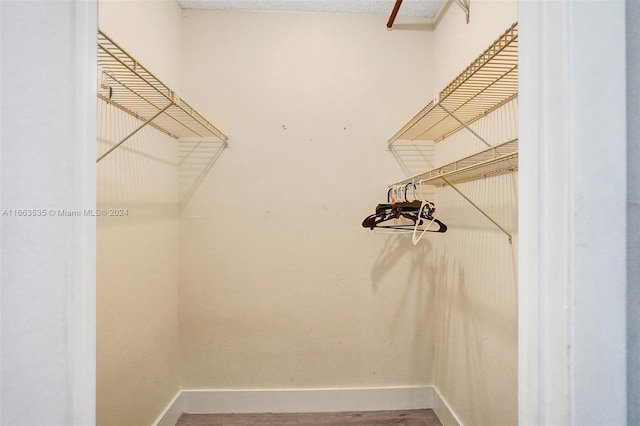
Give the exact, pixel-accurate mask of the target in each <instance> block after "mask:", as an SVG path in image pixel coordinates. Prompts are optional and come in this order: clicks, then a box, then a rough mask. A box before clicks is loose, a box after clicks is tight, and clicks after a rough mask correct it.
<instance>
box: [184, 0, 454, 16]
mask: <svg viewBox="0 0 640 426" xmlns="http://www.w3.org/2000/svg"><path fill="white" fill-rule="evenodd" d="M177 1H178V4H179V5H180V7H182V8H183V9H231V10H263V11H277V12H319V13H343V14H364V15H390V14H391V10H392V9H393V5H394V4H395V1H394V0H177ZM445 3H446V0H404V1H403V2H402V6H401V7H400V12H399V13H398V15H399V16H423V17H427V18H435V17H436V16H437V14H438V12H439V11H440V9H441V8H442V6H444V4H445Z"/></svg>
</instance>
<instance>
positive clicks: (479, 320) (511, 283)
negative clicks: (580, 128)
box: [434, 1, 518, 425]
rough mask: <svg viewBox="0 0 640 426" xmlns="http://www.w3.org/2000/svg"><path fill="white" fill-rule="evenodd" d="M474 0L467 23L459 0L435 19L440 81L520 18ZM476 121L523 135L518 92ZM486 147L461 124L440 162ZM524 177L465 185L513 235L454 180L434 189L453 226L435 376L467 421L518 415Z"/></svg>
mask: <svg viewBox="0 0 640 426" xmlns="http://www.w3.org/2000/svg"><path fill="white" fill-rule="evenodd" d="M471 7H472V9H471V21H470V23H469V24H465V22H464V16H463V14H462V11H460V10H459V9H458V8H457V7H456V6H455V4H454V5H452V6H450V7H449V9H448V11H447V14H446V15H445V16H444V17H443V19H442V20H441V21H440V23H439V25H438V27H437V28H436V31H435V33H434V51H435V53H436V58H437V59H436V60H435V68H434V78H435V81H436V82H437V86H436V90H441V89H442V88H443V87H444V86H445V85H446V84H448V83H449V82H450V81H451V80H453V78H455V77H456V76H457V75H458V74H459V73H460V72H461V71H462V70H463V69H464V68H466V67H467V66H468V65H469V63H471V61H472V60H473V59H475V58H476V57H477V56H478V55H479V54H480V53H481V52H483V51H484V50H485V49H486V48H487V47H488V46H489V45H490V44H491V43H492V42H493V41H494V40H496V39H497V38H498V37H499V36H500V35H501V34H502V33H503V32H504V31H505V30H506V29H507V28H508V27H509V26H511V24H513V23H514V22H516V20H517V7H516V3H515V2H492V1H474V2H472V6H471ZM452 52H456V54H452ZM471 128H472V129H473V130H474V131H475V132H476V133H478V134H479V135H481V136H482V137H483V138H484V139H485V140H487V141H488V142H489V143H491V144H497V143H500V142H505V141H507V140H510V139H512V138H515V137H517V135H518V109H517V100H514V101H512V102H510V103H508V104H506V105H505V106H503V107H501V108H499V109H498V110H496V111H494V112H493V113H491V114H490V115H488V116H487V117H486V118H484V119H482V120H480V121H477V122H475V123H473V124H472V125H471ZM484 148H486V146H485V145H484V144H482V142H480V141H479V140H478V139H477V138H475V137H474V136H473V135H472V134H471V133H470V132H468V131H466V130H462V131H460V132H458V133H456V134H454V135H452V136H451V137H449V138H448V139H446V140H444V141H442V142H439V143H437V144H436V148H435V151H436V153H435V156H436V162H437V163H440V164H442V163H446V162H448V161H452V160H454V159H457V158H461V157H463V156H466V155H469V154H471V153H473V152H477V151H479V150H481V149H484ZM517 184H518V179H517V173H508V174H505V175H500V176H494V177H489V178H485V179H480V180H477V181H472V182H467V183H462V184H459V185H457V187H458V189H459V190H460V191H461V192H463V193H464V194H465V195H466V196H467V197H469V198H470V199H471V200H472V201H473V202H474V203H476V204H477V205H478V206H479V207H481V208H482V209H483V210H485V211H486V212H487V213H488V214H489V215H491V216H492V218H493V219H494V220H496V222H498V223H499V224H500V225H501V226H502V227H504V228H506V229H507V231H508V232H510V233H511V234H512V235H513V243H512V244H509V242H508V238H507V236H506V235H505V234H504V233H502V232H501V231H500V230H499V229H498V228H497V227H496V226H494V225H493V224H492V223H491V222H490V221H489V220H488V219H487V218H485V217H484V216H482V214H481V213H480V212H478V211H477V210H476V209H474V208H473V207H472V206H471V205H470V204H469V203H468V202H467V201H465V200H464V199H463V198H462V197H461V196H460V195H459V194H457V193H456V192H455V191H454V190H453V189H451V188H448V187H447V188H442V189H438V190H437V191H436V205H437V207H438V212H439V214H440V217H441V219H442V220H443V221H444V222H445V223H446V224H447V225H448V226H449V230H448V232H447V234H446V238H445V239H441V240H438V241H437V242H436V244H435V247H434V251H435V253H436V254H435V262H434V263H435V266H434V270H435V275H436V277H435V282H436V284H435V289H436V290H435V300H434V306H435V309H436V314H435V316H436V318H435V325H436V331H435V342H434V348H435V355H434V357H435V362H434V385H435V386H436V387H437V389H438V390H439V391H440V393H441V394H442V396H443V397H444V398H445V399H446V400H447V401H448V402H449V404H450V405H451V407H452V408H453V409H454V411H455V412H456V414H457V415H458V417H459V419H460V420H461V421H462V422H463V423H464V424H468V425H514V424H517V377H518V375H517V356H518V355H517V354H518V346H517V343H518V341H517V338H518V336H517V279H516V277H517V229H518V224H517V212H518V209H517V199H518V197H517V191H518V185H517Z"/></svg>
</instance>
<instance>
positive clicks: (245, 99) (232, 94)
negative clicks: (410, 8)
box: [180, 10, 433, 389]
mask: <svg viewBox="0 0 640 426" xmlns="http://www.w3.org/2000/svg"><path fill="white" fill-rule="evenodd" d="M385 20H386V17H382V16H379V17H371V16H355V15H354V16H340V15H319V14H291V13H250V12H217V11H201V10H186V11H184V22H183V30H184V32H183V54H182V58H183V65H184V68H183V80H182V81H183V86H184V90H185V93H188V94H189V96H190V99H192V101H191V102H192V104H193V105H194V106H195V107H196V108H198V109H199V110H202V112H203V114H204V115H205V116H208V117H211V118H212V120H213V121H214V122H216V123H217V124H219V125H220V126H221V128H223V129H228V134H229V137H230V144H231V148H229V149H228V150H226V151H225V152H224V153H223V155H222V156H221V157H220V160H219V161H218V162H217V163H216V164H215V165H214V167H213V168H212V169H211V171H210V172H209V174H208V175H207V176H206V178H205V179H204V181H203V182H202V183H201V185H200V186H199V188H198V190H197V191H196V192H195V193H194V195H193V197H192V198H191V199H190V200H189V201H188V203H186V205H185V206H184V209H183V210H182V215H181V221H180V224H181V228H180V292H181V307H180V313H181V329H180V331H181V339H182V379H183V386H184V388H235V389H237V388H251V389H256V388H318V387H352V386H355V387H364V386H384V385H412V384H430V383H431V381H432V377H431V371H432V354H433V348H432V345H433V338H432V335H431V327H432V322H433V316H432V311H433V304H432V298H433V280H432V278H431V277H432V267H433V265H432V264H431V263H430V261H429V258H430V257H429V254H430V253H431V250H432V248H431V243H429V242H426V243H425V244H422V245H420V246H419V247H413V246H412V245H411V242H410V239H407V238H406V237H402V238H400V237H398V236H397V235H376V234H374V233H373V232H371V231H369V230H367V229H364V228H362V227H361V225H360V224H361V222H362V220H363V219H364V217H365V216H367V215H369V214H371V213H373V212H374V208H375V206H376V204H377V203H379V202H384V201H385V198H386V185H387V184H388V183H390V182H392V181H393V180H395V179H397V178H400V177H403V174H402V169H401V168H400V167H399V166H398V165H397V163H396V162H395V160H394V157H393V156H392V155H391V154H390V153H389V152H388V151H387V150H386V138H388V137H390V136H391V135H392V134H393V133H394V132H395V131H396V130H397V129H398V128H399V127H400V126H401V125H402V124H404V122H406V121H407V120H408V118H409V117H410V116H411V115H413V114H414V113H415V112H416V111H417V110H418V109H419V108H421V107H422V106H423V104H424V99H425V98H426V96H427V95H428V94H430V93H431V92H432V88H431V86H430V70H431V67H432V63H431V55H430V52H431V50H432V46H431V43H432V39H431V37H432V36H431V33H430V32H429V31H426V30H425V29H426V26H425V25H423V24H422V23H421V22H419V20H417V19H416V20H415V22H414V23H415V24H416V25H411V26H409V27H410V28H411V29H410V30H397V31H391V32H389V31H386V30H385Z"/></svg>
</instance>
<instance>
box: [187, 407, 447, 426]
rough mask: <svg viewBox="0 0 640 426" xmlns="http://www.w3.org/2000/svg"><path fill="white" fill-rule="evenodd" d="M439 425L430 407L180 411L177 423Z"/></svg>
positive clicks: (195, 425)
mask: <svg viewBox="0 0 640 426" xmlns="http://www.w3.org/2000/svg"><path fill="white" fill-rule="evenodd" d="M205 425H206V426H239V425H242V426H251V425H263V426H280V425H306V426H315V425H318V426H320V425H322V426H327V425H334V426H338V425H339V426H342V425H360V426H365V425H366V426H381V425H405V426H442V423H440V420H438V418H437V417H436V414H435V413H434V412H433V410H402V411H366V412H355V411H354V412H345V413H304V414H183V415H182V416H181V417H180V419H179V420H178V423H176V426H205Z"/></svg>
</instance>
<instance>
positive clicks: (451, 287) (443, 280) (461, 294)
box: [434, 249, 488, 419]
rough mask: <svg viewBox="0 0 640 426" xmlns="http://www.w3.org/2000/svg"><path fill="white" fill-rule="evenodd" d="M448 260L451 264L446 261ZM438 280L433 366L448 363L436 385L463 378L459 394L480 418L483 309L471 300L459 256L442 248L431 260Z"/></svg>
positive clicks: (451, 383) (483, 390)
mask: <svg viewBox="0 0 640 426" xmlns="http://www.w3.org/2000/svg"><path fill="white" fill-rule="evenodd" d="M448 261H450V262H451V265H450V267H447V262H448ZM434 265H435V269H436V271H437V274H438V279H437V282H438V283H440V286H439V288H437V290H436V292H437V293H438V295H437V296H436V298H437V302H436V315H437V317H438V321H437V323H438V325H439V330H437V331H436V335H437V336H438V339H439V342H438V343H439V344H438V347H439V349H438V350H437V351H436V360H435V362H436V368H438V367H440V368H442V367H444V366H445V365H447V367H446V370H447V371H449V372H450V373H449V374H446V375H441V377H440V378H439V382H440V383H439V387H441V388H443V389H455V388H456V387H457V386H458V384H459V383H460V382H461V381H462V382H464V383H465V387H466V390H465V391H464V392H460V393H459V394H460V395H465V396H466V401H465V402H464V404H465V406H466V407H468V409H469V413H470V414H471V418H473V419H480V418H482V407H481V406H480V405H479V404H480V403H481V401H480V399H477V398H475V396H476V395H486V392H488V385H487V378H486V375H485V374H484V371H483V368H486V365H487V361H488V360H484V359H483V350H482V345H483V342H484V340H485V337H484V336H485V333H484V331H483V329H482V328H483V323H482V321H480V320H479V319H480V318H481V317H482V313H481V312H479V309H480V306H479V305H478V303H476V302H474V301H473V300H472V299H471V297H470V295H469V290H468V283H467V280H466V277H465V270H464V267H463V266H462V264H461V262H460V260H459V259H458V258H455V257H454V259H453V260H451V259H448V257H447V254H446V249H445V252H444V253H443V255H442V256H438V255H436V261H435V262H434Z"/></svg>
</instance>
